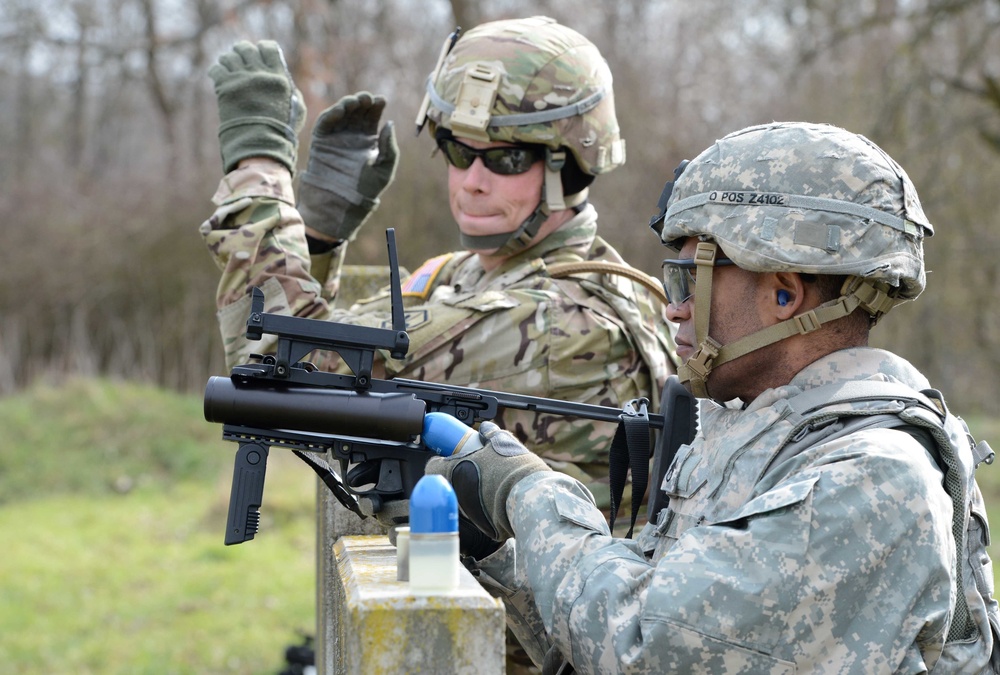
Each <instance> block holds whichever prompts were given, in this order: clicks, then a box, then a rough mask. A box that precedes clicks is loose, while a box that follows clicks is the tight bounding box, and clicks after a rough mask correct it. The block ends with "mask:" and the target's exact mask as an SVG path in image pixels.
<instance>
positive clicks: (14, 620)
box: [0, 380, 315, 675]
mask: <svg viewBox="0 0 1000 675" xmlns="http://www.w3.org/2000/svg"><path fill="white" fill-rule="evenodd" d="M0 429H3V430H4V436H5V440H6V443H5V447H4V449H3V451H2V453H0V545H2V547H3V549H4V550H3V554H2V555H0V635H2V638H0V673H12V674H13V673H95V674H97V673H100V674H101V675H103V674H105V673H109V674H110V673H151V674H152V673H156V674H160V673H268V674H273V673H277V672H278V671H279V670H280V669H281V667H282V666H283V663H284V648H285V647H286V646H287V645H289V644H292V643H297V642H299V641H300V635H301V634H302V633H310V634H311V633H313V632H314V630H315V628H314V623H315V608H314V601H315V600H314V598H315V595H314V592H315V591H314V583H315V530H314V527H315V515H314V508H315V477H314V474H313V473H312V472H311V471H310V470H309V469H308V468H307V467H306V466H305V465H303V464H302V463H301V462H299V461H298V460H297V459H295V458H294V457H292V456H291V455H290V454H288V453H280V452H273V453H272V454H271V460H270V461H269V465H268V476H267V484H266V487H265V494H264V506H263V509H262V512H263V513H262V524H261V531H260V532H259V533H258V535H257V537H256V539H254V540H253V541H250V542H247V543H245V544H242V545H240V546H233V547H227V546H224V545H223V542H222V540H223V530H224V527H225V519H226V512H227V503H228V499H229V483H230V478H231V471H232V468H231V466H232V457H233V455H234V453H235V450H236V445H235V444H233V443H226V442H223V441H222V440H221V427H219V426H218V425H212V424H209V423H207V422H205V421H204V419H203V417H202V414H201V399H200V397H196V396H190V397H184V396H177V395H173V394H168V393H165V392H162V391H159V390H156V389H153V388H144V387H140V386H136V385H130V384H118V383H109V382H103V381H84V380H74V381H70V382H67V383H65V384H64V385H63V386H59V387H37V388H35V389H32V390H31V391H28V392H25V393H24V394H21V395H18V396H14V397H9V398H6V399H0Z"/></svg>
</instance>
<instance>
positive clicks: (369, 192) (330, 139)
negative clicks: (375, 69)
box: [299, 91, 399, 241]
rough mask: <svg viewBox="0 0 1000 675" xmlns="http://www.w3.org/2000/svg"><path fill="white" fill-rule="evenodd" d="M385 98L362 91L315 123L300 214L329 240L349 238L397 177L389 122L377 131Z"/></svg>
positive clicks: (395, 148) (301, 189) (301, 188)
mask: <svg viewBox="0 0 1000 675" xmlns="http://www.w3.org/2000/svg"><path fill="white" fill-rule="evenodd" d="M384 109H385V98H383V97H382V96H373V95H372V94H369V93H368V92H366V91H363V92H360V93H358V94H354V95H353V96H345V97H344V98H342V99H340V100H339V101H337V102H336V103H335V104H334V105H332V106H331V107H329V108H327V109H326V110H324V111H323V112H322V113H321V114H320V116H319V118H318V119H317V120H316V125H315V126H314V127H313V132H312V145H311V146H310V148H309V160H308V163H307V165H306V170H305V173H303V174H302V179H301V181H300V183H299V213H301V214H302V219H303V220H304V221H305V223H306V225H308V226H309V227H310V228H312V229H314V230H316V231H318V232H321V233H323V234H325V235H327V236H328V237H330V238H331V239H335V240H339V241H343V240H350V239H353V238H354V235H355V234H356V233H357V231H358V230H359V229H360V228H361V226H362V225H364V223H365V221H366V220H367V219H368V216H370V215H371V214H372V212H373V211H374V210H375V209H376V208H378V203H379V201H378V198H379V195H380V194H382V191H383V190H385V189H386V188H387V187H388V186H389V183H391V182H392V179H393V178H394V177H395V175H396V163H397V160H398V157H399V148H398V146H397V145H396V132H395V130H394V128H393V126H392V122H386V124H385V125H384V126H383V127H382V131H381V132H379V131H378V123H379V119H380V118H381V117H382V111H383V110H384Z"/></svg>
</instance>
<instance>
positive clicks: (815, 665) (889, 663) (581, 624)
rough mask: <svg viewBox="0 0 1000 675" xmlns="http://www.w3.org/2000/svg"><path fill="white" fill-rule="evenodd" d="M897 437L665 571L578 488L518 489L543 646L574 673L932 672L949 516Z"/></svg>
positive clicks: (665, 561) (807, 479)
mask: <svg viewBox="0 0 1000 675" xmlns="http://www.w3.org/2000/svg"><path fill="white" fill-rule="evenodd" d="M893 436H901V435H900V434H892V432H891V431H886V430H879V431H871V432H863V433H862V434H857V435H854V436H851V437H849V438H848V439H841V440H840V441H837V442H835V443H836V445H837V447H835V448H833V449H831V446H833V445H834V443H831V444H828V445H827V448H826V449H825V451H824V452H823V453H822V454H817V455H816V457H817V458H818V459H817V460H816V461H814V462H812V463H811V464H810V465H809V466H807V467H805V468H804V469H802V470H799V471H796V472H795V474H794V475H793V476H786V477H785V478H783V479H782V480H781V481H780V482H779V483H777V484H776V485H774V486H772V487H770V489H768V490H766V491H765V492H763V494H760V495H759V496H758V497H756V498H754V499H751V500H750V501H748V502H747V503H746V504H744V506H743V507H742V508H741V509H740V510H739V511H738V512H736V513H735V514H733V516H732V517H730V518H728V519H726V520H724V521H722V522H717V523H711V524H703V525H700V526H697V527H693V528H691V529H689V530H688V531H686V532H685V533H684V535H682V536H681V538H680V539H679V540H678V541H677V542H676V544H675V545H674V546H673V547H672V548H671V549H670V550H669V551H667V552H666V553H665V554H664V555H663V556H662V557H661V558H660V559H659V560H657V561H656V562H655V563H654V562H651V561H649V560H647V559H646V558H645V557H644V556H642V555H641V554H640V553H639V552H638V551H637V549H636V548H635V547H634V546H632V545H631V542H625V541H623V540H619V539H613V538H611V537H610V536H608V533H607V528H606V526H605V525H604V524H603V521H602V520H601V518H600V513H599V512H598V511H597V509H595V508H594V507H593V505H592V503H591V502H590V500H588V499H585V498H582V497H581V496H580V491H579V489H578V488H577V487H576V486H574V485H573V481H572V480H571V479H569V478H567V477H565V476H562V475H560V474H557V473H551V474H548V473H547V474H535V475H533V476H529V477H528V478H526V479H524V480H522V481H521V482H520V483H518V484H517V485H516V486H515V488H514V490H513V491H512V492H511V496H510V498H509V499H508V502H507V508H508V513H509V514H510V516H511V522H512V524H513V527H514V530H515V532H516V533H517V552H518V558H517V563H516V567H517V569H518V571H520V572H521V573H523V574H524V576H525V578H526V580H527V582H528V584H530V586H531V589H532V592H533V595H534V602H535V604H536V607H537V610H538V612H539V615H540V617H541V620H542V622H543V623H544V625H545V628H546V632H547V635H548V638H549V639H550V640H552V642H553V643H554V644H555V645H557V646H558V647H559V649H560V650H561V651H562V652H563V654H566V655H567V656H569V657H570V660H571V661H572V662H573V664H574V666H575V668H576V671H577V672H579V673H619V672H629V673H672V672H679V673H684V672H726V673H750V672H753V673H760V672H769V673H794V672H804V671H810V672H813V671H815V672H824V671H825V668H826V667H827V666H829V665H830V664H836V671H837V672H844V673H855V672H856V673H869V672H876V671H879V672H924V671H926V670H930V669H932V668H933V667H934V664H935V662H936V661H937V658H938V656H939V655H940V650H941V648H942V645H943V641H944V638H945V633H946V632H947V627H948V622H949V621H950V609H949V608H950V605H951V594H953V593H954V587H953V585H952V584H951V582H950V575H949V570H950V569H951V568H952V567H953V565H954V561H955V549H954V545H953V543H952V539H951V535H950V523H951V517H950V514H951V506H950V504H949V500H948V498H947V496H946V495H945V493H944V490H943V489H942V487H941V474H940V472H938V471H937V470H936V468H932V466H933V465H932V463H931V462H928V461H927V458H926V455H925V454H924V453H922V452H921V449H920V448H919V447H918V446H917V444H916V442H915V441H912V439H906V440H900V439H898V438H894V437H893ZM907 441H908V443H907ZM918 455H919V462H917V461H914V459H913V457H915V456H918ZM924 464H925V465H926V466H923V465H924Z"/></svg>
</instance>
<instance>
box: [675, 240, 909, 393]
mask: <svg viewBox="0 0 1000 675" xmlns="http://www.w3.org/2000/svg"><path fill="white" fill-rule="evenodd" d="M717 252H718V245H717V244H715V243H714V242H707V241H703V242H698V248H697V249H696V251H695V258H694V261H695V264H696V265H697V266H698V268H697V269H698V276H697V280H696V281H695V289H696V291H697V292H696V293H695V298H694V311H695V321H694V334H695V341H696V342H697V343H698V350H697V351H696V352H695V353H694V354H693V355H692V356H691V358H689V359H688V360H687V361H686V362H685V363H684V364H682V365H681V366H680V367H679V368H678V369H677V376H678V378H679V379H680V381H681V383H682V384H687V385H688V386H689V389H690V390H691V393H692V394H694V395H695V396H698V397H699V398H708V397H710V395H709V393H708V376H709V375H710V374H711V372H712V370H713V369H715V368H717V367H718V366H721V365H722V364H723V363H728V362H730V361H734V360H736V359H738V358H739V357H741V356H745V355H746V354H749V353H750V352H753V351H756V350H758V349H761V348H762V347H766V346H768V345H771V344H774V343H775V342H778V341H780V340H784V339H785V338H788V337H791V336H793V335H806V334H807V333H811V332H813V331H815V330H818V329H819V328H820V326H822V325H823V324H825V323H830V322H831V321H836V320H837V319H841V318H843V317H845V316H847V315H848V314H850V313H851V312H853V311H854V310H855V309H857V308H858V307H861V308H862V309H863V310H864V311H865V312H867V313H868V314H869V315H870V316H871V317H872V320H873V322H874V321H878V319H880V318H881V317H882V315H883V314H885V313H886V312H888V311H889V310H890V309H892V308H893V307H895V306H896V305H898V304H900V303H902V302H905V300H900V299H899V298H895V297H892V295H890V292H891V291H892V287H891V286H889V285H888V284H886V283H884V282H876V281H871V280H869V279H862V278H861V277H857V276H851V277H848V278H847V280H846V281H845V282H844V285H843V286H842V287H841V289H840V297H839V298H837V299H836V300H830V301H828V302H824V303H823V304H822V305H819V306H818V307H816V308H814V309H811V310H809V311H807V312H803V313H802V314H797V315H795V316H793V317H791V318H790V319H785V320H784V321H780V322H778V323H776V324H773V325H771V326H768V327H767V328H764V329H761V330H759V331H756V332H754V333H751V334H750V335H746V336H744V337H742V338H740V339H739V340H737V341H736V342H733V343H730V344H728V345H721V344H719V342H718V341H716V340H714V339H712V338H711V337H710V336H709V335H708V325H709V321H708V320H709V314H710V312H711V306H712V272H713V270H714V269H715V266H714V263H715V257H716V254H717Z"/></svg>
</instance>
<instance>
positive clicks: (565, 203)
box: [459, 148, 590, 255]
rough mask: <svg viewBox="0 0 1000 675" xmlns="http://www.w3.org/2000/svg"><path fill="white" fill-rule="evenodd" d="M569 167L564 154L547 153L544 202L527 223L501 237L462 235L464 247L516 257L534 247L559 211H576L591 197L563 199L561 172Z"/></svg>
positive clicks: (586, 191)
mask: <svg viewBox="0 0 1000 675" xmlns="http://www.w3.org/2000/svg"><path fill="white" fill-rule="evenodd" d="M565 164H566V151H565V150H552V149H550V148H546V149H545V181H544V183H543V184H542V198H541V199H540V200H539V201H538V206H536V207H535V210H534V211H532V212H531V215H530V216H528V217H527V218H526V219H525V220H524V222H522V223H521V225H520V227H518V228H517V229H516V230H514V231H513V232H502V233H500V234H482V235H472V234H465V233H464V232H460V233H459V236H460V238H461V241H462V246H463V247H465V248H467V249H470V250H473V251H490V250H495V253H493V255H513V254H515V253H518V252H520V251H523V250H524V249H526V248H528V246H530V245H531V242H532V241H533V240H534V239H535V236H537V235H538V230H539V229H541V227H542V223H544V222H545V221H546V220H548V218H549V216H550V215H552V214H553V213H554V212H556V211H562V210H564V209H571V208H575V207H577V206H579V205H581V204H583V203H584V202H585V201H587V196H588V194H589V193H590V190H589V189H588V188H584V189H583V190H581V191H580V192H578V193H576V194H575V195H571V196H570V197H566V196H565V195H563V186H562V176H561V174H560V172H561V171H562V168H563V166H564V165H565Z"/></svg>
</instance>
